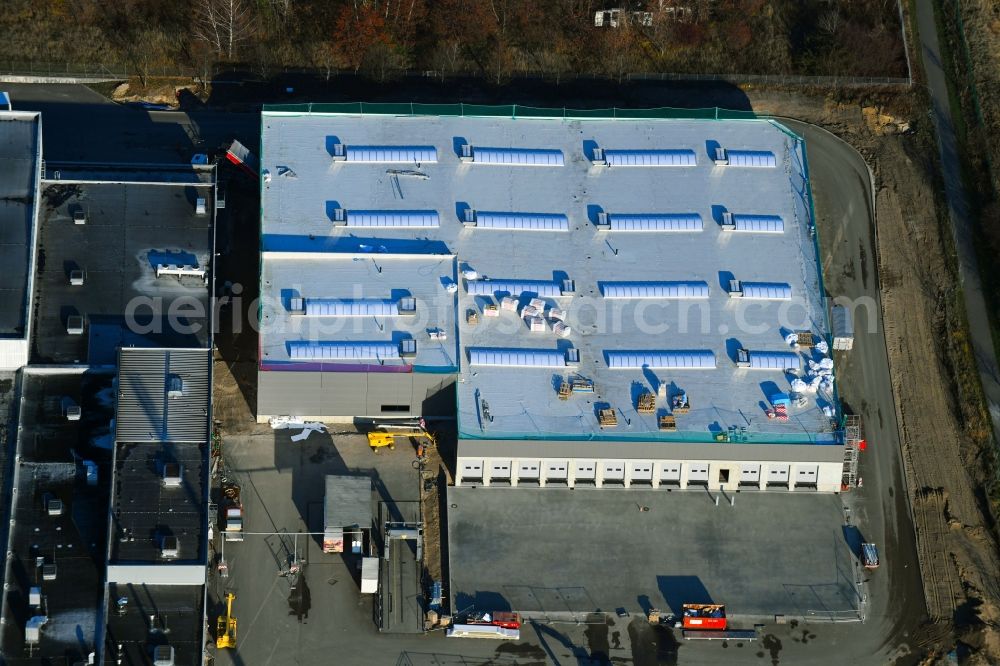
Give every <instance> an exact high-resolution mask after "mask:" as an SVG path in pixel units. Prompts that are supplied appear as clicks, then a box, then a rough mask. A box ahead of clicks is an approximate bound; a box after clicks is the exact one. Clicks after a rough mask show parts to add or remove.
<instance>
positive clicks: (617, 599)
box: [448, 487, 859, 628]
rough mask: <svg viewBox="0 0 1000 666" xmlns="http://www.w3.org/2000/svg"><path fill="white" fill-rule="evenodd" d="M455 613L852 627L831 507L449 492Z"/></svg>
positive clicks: (853, 566)
mask: <svg viewBox="0 0 1000 666" xmlns="http://www.w3.org/2000/svg"><path fill="white" fill-rule="evenodd" d="M449 491H450V492H449V498H448V502H449V506H450V507H452V508H451V510H450V511H449V523H448V532H449V541H450V544H449V545H450V564H451V572H452V573H451V578H452V580H451V594H452V598H453V599H454V603H453V606H454V607H455V608H467V607H470V606H472V607H475V608H476V609H478V610H489V611H495V610H514V611H518V612H520V613H522V615H525V616H526V617H528V618H538V619H551V620H558V619H570V618H580V617H583V616H584V615H586V613H587V612H591V611H596V610H598V609H601V610H603V611H610V610H612V609H615V608H624V609H625V610H626V611H628V612H631V613H642V612H645V611H647V610H648V609H649V608H651V607H653V608H659V609H662V610H663V611H664V612H668V613H673V614H674V615H680V613H681V605H682V604H684V603H724V604H726V608H727V611H728V614H729V617H730V619H731V620H732V622H733V625H734V626H735V627H736V628H750V627H752V625H753V623H755V622H763V621H767V622H773V621H774V619H775V616H776V615H785V616H789V617H796V616H799V617H809V618H811V619H814V620H824V619H832V618H838V619H843V618H850V617H852V618H854V619H857V616H858V610H857V609H858V598H859V597H858V593H857V588H856V585H855V580H856V578H855V576H856V574H857V572H858V568H857V567H858V562H857V557H856V555H854V554H852V552H851V549H850V547H849V546H848V544H847V542H846V540H845V538H844V534H843V531H842V530H841V527H840V526H841V524H842V522H843V514H842V512H841V506H840V501H839V499H838V498H837V497H836V496H833V495H825V494H817V493H812V494H795V493H792V494H784V495H783V496H780V497H779V496H777V495H776V494H770V493H754V494H747V493H740V494H739V495H736V496H735V505H734V506H730V505H729V501H728V499H727V498H722V501H721V502H720V504H719V506H715V503H714V498H713V495H714V494H715V493H714V492H713V493H709V492H704V493H669V494H668V493H663V492H653V491H630V492H627V493H626V492H618V493H613V494H609V493H607V492H600V491H594V490H590V491H588V490H583V489H577V490H566V489H563V490H555V489H547V490H542V489H535V490H528V489H522V490H520V491H515V490H509V489H504V490H500V489H497V490H495V491H494V492H489V493H484V492H483V491H482V490H478V489H473V488H454V487H453V488H450V489H449Z"/></svg>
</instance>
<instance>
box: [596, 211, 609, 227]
mask: <svg viewBox="0 0 1000 666" xmlns="http://www.w3.org/2000/svg"><path fill="white" fill-rule="evenodd" d="M597 228H598V229H610V228H611V218H610V217H609V216H608V214H607V213H605V212H604V211H601V212H600V213H598V214H597Z"/></svg>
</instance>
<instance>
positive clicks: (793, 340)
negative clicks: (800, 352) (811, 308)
mask: <svg viewBox="0 0 1000 666" xmlns="http://www.w3.org/2000/svg"><path fill="white" fill-rule="evenodd" d="M785 344H787V345H788V346H789V347H798V346H799V336H798V334H797V333H789V334H788V335H786V336H785Z"/></svg>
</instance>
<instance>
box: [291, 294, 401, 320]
mask: <svg viewBox="0 0 1000 666" xmlns="http://www.w3.org/2000/svg"><path fill="white" fill-rule="evenodd" d="M305 314H306V316H312V317H396V316H398V315H399V305H398V304H397V303H396V302H395V301H389V300H382V299H375V298H359V299H353V300H351V299H336V298H307V299H306V302H305Z"/></svg>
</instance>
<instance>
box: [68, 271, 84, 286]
mask: <svg viewBox="0 0 1000 666" xmlns="http://www.w3.org/2000/svg"><path fill="white" fill-rule="evenodd" d="M69 283H70V285H72V286H74V287H80V286H83V271H80V270H76V271H70V272H69Z"/></svg>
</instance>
